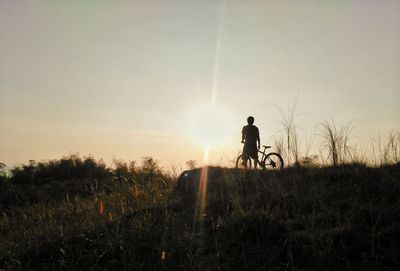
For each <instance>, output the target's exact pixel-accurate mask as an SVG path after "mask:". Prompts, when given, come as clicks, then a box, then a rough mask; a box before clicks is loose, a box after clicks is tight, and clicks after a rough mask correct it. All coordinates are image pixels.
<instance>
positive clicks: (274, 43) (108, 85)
mask: <svg viewBox="0 0 400 271" xmlns="http://www.w3.org/2000/svg"><path fill="white" fill-rule="evenodd" d="M399 29H400V1H397V0H393V1H388V0H382V1H373V0H358V1H355V0H353V1H341V0H340V1H339V0H338V1H297V0H293V1H250V0H246V1H244V0H243V1H229V0H226V1H194V0H193V1H190V0H181V1H173V0H170V1H165V0H159V1H156V0H150V1H149V0H143V1H100V0H92V1H50V0H49V1H15V0H2V1H0V162H5V163H6V164H7V165H9V166H12V165H16V164H19V163H27V162H28V160H29V159H34V160H38V161H40V160H47V159H54V158H60V157H61V156H63V155H68V154H70V153H80V154H81V155H88V154H92V155H94V156H95V157H96V158H104V160H105V161H106V162H110V161H111V160H112V158H121V159H125V160H138V161H140V160H141V158H142V157H143V156H153V157H155V158H156V159H158V160H160V162H161V163H162V164H163V165H165V166H168V165H170V164H176V165H179V164H180V165H182V166H184V163H185V161H187V160H190V159H195V160H198V161H202V159H203V150H204V148H203V146H202V145H201V144H197V143H195V142H194V141H193V137H190V136H188V131H187V130H188V128H187V127H188V125H189V126H193V124H195V123H196V121H195V120H193V119H190V116H192V115H193V112H195V111H196V110H198V108H202V106H203V105H204V104H206V103H209V102H211V100H212V96H213V94H212V93H213V89H214V90H215V97H214V98H215V102H216V104H218V106H219V107H221V108H222V109H221V110H223V111H224V112H225V114H227V115H228V116H229V121H231V123H230V125H228V126H227V127H226V129H227V131H229V133H228V135H227V136H226V140H225V141H224V143H220V144H219V145H218V147H217V148H214V149H213V150H212V151H211V152H212V154H210V157H212V159H211V161H212V162H214V163H217V162H219V161H222V162H224V163H226V162H227V159H233V158H234V156H235V155H236V154H237V152H238V151H239V150H240V148H241V144H240V138H241V134H240V132H241V128H242V126H243V125H245V121H246V118H247V116H248V115H253V116H254V117H255V119H256V122H255V124H256V125H257V126H258V127H259V129H260V132H261V140H262V143H264V144H273V142H271V141H272V138H273V136H274V135H276V134H277V133H278V132H279V131H280V130H281V123H280V122H281V120H282V118H281V115H280V113H279V110H277V108H276V106H278V107H281V108H282V109H286V108H287V107H288V106H289V105H290V104H292V103H293V101H294V100H295V98H296V96H298V103H297V108H296V112H297V113H299V114H300V115H299V116H298V117H297V119H296V123H297V126H298V127H299V130H300V132H301V133H303V134H304V135H312V134H313V133H315V132H314V127H315V125H316V124H317V123H318V122H320V121H322V120H324V119H334V120H335V122H336V123H337V124H339V125H340V124H347V123H349V122H351V124H352V126H353V127H354V130H353V132H352V138H353V139H354V142H356V143H357V144H360V145H365V146H366V147H368V146H369V144H370V142H371V140H372V138H376V137H377V136H378V134H379V133H381V134H384V133H386V132H388V131H389V130H391V129H395V130H400V125H399V123H400V121H399V120H400V109H399V108H400V31H399ZM203 107H204V106H203ZM227 121H228V120H227ZM216 122H217V123H218V118H216ZM217 126H220V125H217ZM221 127H224V126H223V125H222V126H221Z"/></svg>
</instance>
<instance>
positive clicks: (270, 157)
mask: <svg viewBox="0 0 400 271" xmlns="http://www.w3.org/2000/svg"><path fill="white" fill-rule="evenodd" d="M263 163H264V165H265V169H266V170H281V169H282V168H283V159H282V157H281V156H280V155H279V153H276V152H271V153H268V154H267V156H265V158H264V161H263Z"/></svg>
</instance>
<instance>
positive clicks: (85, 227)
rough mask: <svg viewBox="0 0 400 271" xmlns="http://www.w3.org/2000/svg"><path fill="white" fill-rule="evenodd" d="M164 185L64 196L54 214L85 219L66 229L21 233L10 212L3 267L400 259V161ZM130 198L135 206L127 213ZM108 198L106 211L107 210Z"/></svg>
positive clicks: (258, 266)
mask: <svg viewBox="0 0 400 271" xmlns="http://www.w3.org/2000/svg"><path fill="white" fill-rule="evenodd" d="M205 176H207V178H205ZM163 187H164V189H153V190H152V189H150V187H147V188H146V189H147V190H146V189H144V188H143V189H142V190H140V189H139V192H137V189H138V188H137V187H136V188H133V187H131V186H124V187H123V189H122V190H123V191H131V193H130V194H129V195H127V196H123V195H122V192H121V191H122V190H121V191H119V190H115V191H114V192H112V193H110V194H109V195H106V194H102V195H96V198H95V199H92V200H93V201H94V202H96V203H94V204H93V206H92V207H86V209H85V208H83V207H82V206H86V205H82V206H81V205H79V204H76V205H75V208H77V209H78V211H75V213H74V212H72V211H70V210H69V208H68V206H70V205H71V202H69V203H61V204H59V205H58V207H54V208H56V209H57V210H58V212H56V213H57V214H55V215H58V216H59V217H58V218H53V219H58V221H61V222H63V221H64V224H62V223H61V224H62V225H64V227H66V228H67V227H68V224H69V223H71V224H73V223H76V224H77V225H81V226H76V227H74V228H71V229H70V230H65V232H64V233H62V232H61V233H60V231H55V230H54V228H52V227H46V226H45V225H43V226H41V228H39V229H40V230H38V231H37V232H36V233H34V234H31V235H30V236H26V235H24V234H22V233H20V234H19V235H16V234H11V233H10V232H11V231H10V229H9V228H7V227H10V222H8V224H7V223H6V222H5V219H4V218H3V220H2V224H1V228H0V230H1V231H2V233H3V234H5V236H6V238H5V239H4V240H3V241H2V243H1V246H0V257H1V258H0V268H6V269H8V268H12V269H15V268H22V269H77V268H79V269H135V270H136V269H143V270H398V269H399V268H400V260H399V257H398V255H400V254H399V253H400V241H399V240H400V199H399V195H400V165H395V166H389V167H382V168H368V167H364V166H357V165H354V166H345V167H341V168H335V169H334V168H317V169H285V170H283V171H281V172H272V173H271V172H262V171H237V170H234V169H224V168H214V167H209V168H203V169H196V170H191V171H186V172H184V173H182V175H181V176H180V177H179V178H178V181H177V183H176V184H174V185H172V184H165V185H164V186H163ZM139 188H140V187H139ZM199 188H200V191H203V192H204V191H205V192H206V193H203V194H202V193H199ZM134 189H136V194H135V192H134ZM171 191H172V192H171ZM118 193H119V194H118ZM117 194H118V196H117ZM144 194H146V196H143V195H144ZM128 198H129V200H130V202H131V204H132V205H135V208H131V210H132V211H131V212H126V211H125V212H119V213H118V212H117V209H121V208H120V207H121V206H120V205H121V202H124V203H125V204H128V203H127V202H128V201H126V200H127V199H128ZM95 200H96V201H95ZM99 202H106V203H105V206H106V207H103V208H106V211H103V212H102V211H101V207H100V211H99V212H100V213H99V214H98V213H97V209H96V208H97V206H99V205H98V203H99ZM68 204H70V205H68ZM85 204H86V203H85ZM102 204H103V203H101V204H100V206H101V205H102ZM71 206H73V204H72V205H71ZM21 208H22V207H21ZM24 208H25V209H15V211H19V212H21V213H23V212H25V214H28V215H30V216H34V215H38V214H33V212H38V210H39V209H40V208H42V209H43V208H46V207H45V206H44V205H38V206H37V207H36V209H29V210H28V209H26V207H24ZM32 208H33V207H32ZM71 208H72V207H71ZM125 208H127V207H125ZM34 210H35V211H34ZM93 210H95V211H93ZM108 210H110V212H108ZM111 210H112V212H111ZM29 212H30V213H29ZM91 212H95V213H96V215H93V214H91ZM110 213H111V217H110ZM117 213H118V214H117ZM4 214H6V212H5V213H3V217H4ZM7 214H8V215H9V216H10V214H9V213H7ZM7 214H6V216H7ZM112 214H114V216H112ZM39 215H40V214H39ZM78 217H79V218H80V222H79V223H80V224H78V222H77V221H78ZM8 220H11V218H8ZM74 221H75V222H74ZM59 224H60V223H59ZM7 229H8V230H7ZM18 238H20V239H18Z"/></svg>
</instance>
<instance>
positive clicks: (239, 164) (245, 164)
mask: <svg viewBox="0 0 400 271" xmlns="http://www.w3.org/2000/svg"><path fill="white" fill-rule="evenodd" d="M236 168H241V169H249V168H251V159H250V157H248V156H245V155H243V154H241V155H239V157H238V158H237V159H236Z"/></svg>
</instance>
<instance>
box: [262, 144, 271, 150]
mask: <svg viewBox="0 0 400 271" xmlns="http://www.w3.org/2000/svg"><path fill="white" fill-rule="evenodd" d="M263 147H264V148H266V149H268V148H271V146H265V145H263Z"/></svg>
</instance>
